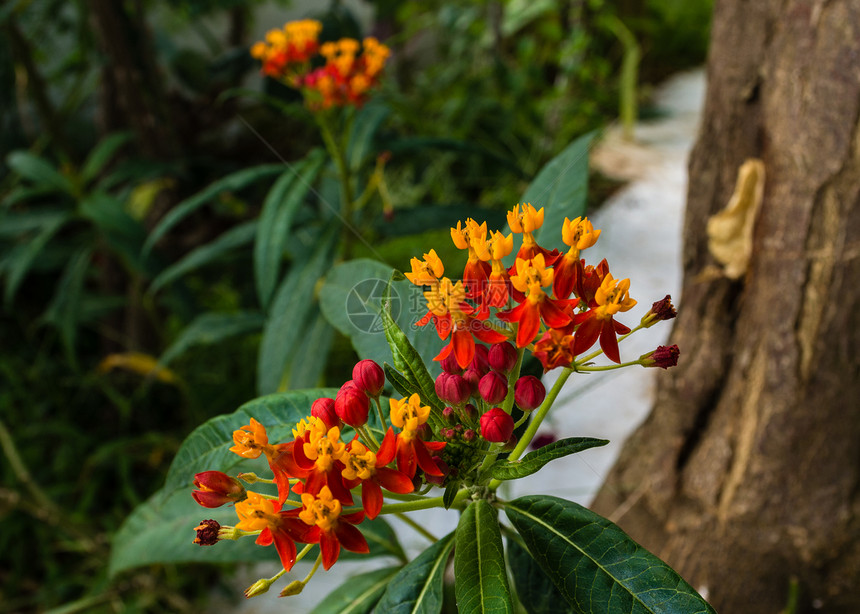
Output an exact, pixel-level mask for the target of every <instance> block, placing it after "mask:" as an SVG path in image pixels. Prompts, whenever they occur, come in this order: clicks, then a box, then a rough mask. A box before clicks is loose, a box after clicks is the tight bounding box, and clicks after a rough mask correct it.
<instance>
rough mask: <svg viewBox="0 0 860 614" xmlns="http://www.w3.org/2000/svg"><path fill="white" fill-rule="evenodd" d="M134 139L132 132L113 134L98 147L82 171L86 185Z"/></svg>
mask: <svg viewBox="0 0 860 614" xmlns="http://www.w3.org/2000/svg"><path fill="white" fill-rule="evenodd" d="M131 137H132V134H131V133H130V132H118V133H116V134H111V135H109V136H107V137H105V138H104V139H102V140H101V141H99V143H98V145H96V146H95V147H94V148H93V150H92V151H91V152H90V155H88V156H87V159H86V162H84V166H83V168H82V169H81V179H82V180H83V181H84V183H85V184H87V183H89V182H90V181H92V180H93V179H95V178H96V176H97V175H98V174H99V173H100V172H101V171H102V169H104V167H105V166H106V165H107V163H108V162H110V160H111V158H112V157H113V155H114V154H115V153H116V152H117V150H118V149H119V148H120V147H122V146H123V145H124V144H125V143H127V142H128V141H129V140H130V139H131Z"/></svg>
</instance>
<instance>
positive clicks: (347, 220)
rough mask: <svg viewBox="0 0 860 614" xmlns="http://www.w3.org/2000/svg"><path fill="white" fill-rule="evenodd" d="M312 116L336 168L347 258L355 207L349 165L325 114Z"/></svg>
mask: <svg viewBox="0 0 860 614" xmlns="http://www.w3.org/2000/svg"><path fill="white" fill-rule="evenodd" d="M314 117H315V118H316V119H317V125H318V126H319V127H320V134H321V135H322V138H323V142H324V143H325V147H326V149H327V150H328V153H329V155H330V156H331V157H332V159H333V160H334V164H335V167H336V168H337V177H338V180H339V181H340V192H341V193H340V197H341V198H340V200H341V210H340V214H341V217H342V218H343V220H342V221H343V229H342V232H341V242H342V243H343V258H344V260H348V259H349V258H350V257H351V252H352V239H353V232H354V228H353V226H354V220H353V217H354V216H353V212H354V208H355V198H354V196H353V193H352V182H351V181H350V179H351V178H350V172H349V165H348V164H347V161H346V153H345V152H344V147H343V144H342V143H341V142H338V141H337V140H336V139H335V138H334V135H333V134H332V131H331V128H330V127H329V124H328V120H327V118H326V117H325V115H324V114H322V113H314Z"/></svg>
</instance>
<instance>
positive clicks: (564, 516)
mask: <svg viewBox="0 0 860 614" xmlns="http://www.w3.org/2000/svg"><path fill="white" fill-rule="evenodd" d="M505 513H506V514H507V515H508V518H509V519H510V521H511V523H512V524H513V525H514V528H516V530H517V531H518V532H519V534H520V535H522V537H523V540H524V541H525V543H526V546H527V547H528V549H529V552H530V553H531V555H532V556H533V557H534V559H535V560H536V561H537V562H538V564H539V565H540V566H541V568H542V569H543V570H544V572H545V573H546V574H547V575H548V576H549V577H550V579H551V580H552V581H553V582H554V583H555V585H556V587H557V588H558V589H559V591H560V592H561V594H562V595H563V596H564V598H565V599H566V600H567V602H568V603H569V604H570V605H571V606H572V607H573V608H574V611H576V612H582V613H585V614H590V613H592V612H601V613H605V614H648V613H662V614H706V613H707V614H715V613H714V610H713V608H711V607H710V606H709V605H708V604H707V602H705V600H704V599H702V598H701V597H700V596H699V594H698V593H696V591H695V590H694V589H693V587H691V586H690V585H689V584H687V583H686V582H685V581H684V580H683V578H681V576H679V575H678V574H677V572H675V571H674V570H673V569H672V568H671V567H669V566H668V565H666V563H664V562H663V561H661V560H660V559H659V558H657V557H656V556H654V555H653V554H651V553H650V552H648V551H647V550H645V548H643V547H642V546H640V545H639V544H637V543H636V542H635V541H633V540H632V539H630V537H629V536H628V535H627V534H626V533H624V531H622V530H621V529H619V528H618V527H617V526H616V525H615V524H613V523H612V522H610V521H609V520H607V519H606V518H603V517H602V516H600V515H598V514H595V513H594V512H591V511H589V510H587V509H586V508H584V507H582V506H581V505H577V504H576V503H573V502H571V501H565V500H564V499H558V498H556V497H547V496H541V495H535V496H528V497H521V498H519V499H516V500H514V501H511V502H509V503H508V504H506V505H505Z"/></svg>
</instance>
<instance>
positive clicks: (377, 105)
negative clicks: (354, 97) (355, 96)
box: [346, 101, 391, 172]
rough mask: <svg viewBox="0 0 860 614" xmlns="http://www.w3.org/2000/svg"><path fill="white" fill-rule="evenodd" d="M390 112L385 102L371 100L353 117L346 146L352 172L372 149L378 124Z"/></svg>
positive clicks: (359, 166) (358, 167)
mask: <svg viewBox="0 0 860 614" xmlns="http://www.w3.org/2000/svg"><path fill="white" fill-rule="evenodd" d="M390 114H391V109H390V108H389V106H388V105H387V104H385V103H383V102H379V101H373V102H370V103H368V104H366V105H365V106H364V107H363V108H362V109H361V111H359V113H358V115H357V116H356V117H355V121H354V122H353V124H352V130H351V131H350V133H349V144H348V145H347V147H346V159H347V162H348V163H349V167H350V168H351V169H352V171H353V172H355V171H357V170H358V169H360V168H361V165H362V164H363V163H364V162H365V159H366V158H367V156H368V155H369V154H370V152H371V151H372V150H373V139H374V137H375V136H376V133H377V131H378V130H379V126H380V125H381V124H382V122H383V121H385V118H387V117H388V116H389V115H390Z"/></svg>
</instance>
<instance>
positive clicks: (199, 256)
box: [149, 220, 257, 292]
mask: <svg viewBox="0 0 860 614" xmlns="http://www.w3.org/2000/svg"><path fill="white" fill-rule="evenodd" d="M256 233H257V220H251V221H250V222H245V223H244V224H240V225H239V226H236V227H235V228H231V229H230V230H228V231H227V232H225V233H224V234H222V235H221V236H219V237H218V238H217V239H214V240H213V241H211V242H209V243H207V244H206V245H201V246H200V247H198V248H196V249H193V250H191V251H190V252H188V253H187V254H186V255H185V256H183V257H182V258H180V259H179V260H178V261H177V262H175V263H174V264H172V265H170V266H169V267H167V268H166V269H164V270H163V271H162V272H161V273H159V274H158V277H156V278H155V279H153V280H152V284H151V285H150V289H149V291H150V292H157V291H158V290H159V289H160V288H162V287H164V286H166V285H168V284H170V283H171V282H173V281H176V280H177V279H179V278H180V277H182V276H183V275H186V274H188V273H190V272H191V271H194V270H196V269H198V268H200V267H202V266H206V265H207V264H211V263H212V262H215V261H217V260H218V259H219V258H222V257H224V255H225V254H229V253H230V252H232V251H234V250H235V249H237V248H239V247H242V246H243V245H247V244H248V243H250V242H251V241H252V240H253V239H254V236H255V235H256Z"/></svg>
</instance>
